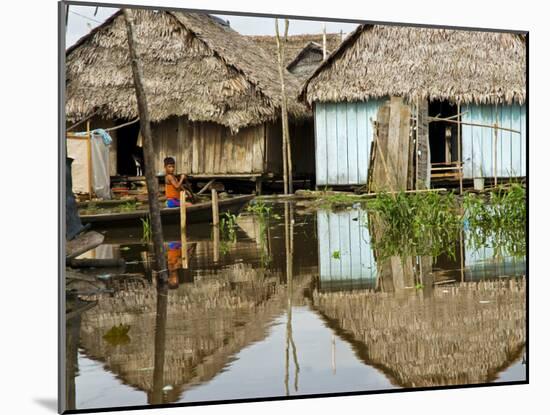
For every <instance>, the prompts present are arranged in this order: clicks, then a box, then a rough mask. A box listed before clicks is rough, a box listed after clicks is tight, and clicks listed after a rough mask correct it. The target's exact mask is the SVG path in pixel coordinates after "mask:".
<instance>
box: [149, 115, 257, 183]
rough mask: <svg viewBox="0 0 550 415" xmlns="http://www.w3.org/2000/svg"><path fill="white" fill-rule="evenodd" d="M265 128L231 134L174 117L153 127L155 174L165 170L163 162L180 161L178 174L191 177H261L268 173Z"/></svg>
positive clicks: (209, 124)
mask: <svg viewBox="0 0 550 415" xmlns="http://www.w3.org/2000/svg"><path fill="white" fill-rule="evenodd" d="M264 128H265V127H264V125H259V126H254V127H249V128H244V129H242V130H241V131H239V132H238V133H237V134H235V135H231V134H230V132H229V130H228V129H227V128H224V127H223V126H220V125H217V124H212V123H191V122H188V121H187V120H186V119H185V118H182V117H180V118H176V117H172V118H170V119H168V120H165V121H163V122H161V123H158V124H155V125H154V126H153V141H154V147H155V154H156V165H155V171H156V172H157V173H162V172H163V171H164V166H163V160H164V158H165V157H168V156H172V157H174V158H175V159H176V169H177V171H178V172H186V173H188V174H204V175H217V174H218V175H223V174H260V173H263V172H264V155H265V137H264Z"/></svg>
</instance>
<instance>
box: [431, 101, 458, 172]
mask: <svg viewBox="0 0 550 415" xmlns="http://www.w3.org/2000/svg"><path fill="white" fill-rule="evenodd" d="M428 113H429V116H430V117H438V118H447V117H452V116H456V115H457V106H456V105H453V104H451V103H449V102H448V101H432V102H430V103H429V108H428ZM454 120H456V118H454ZM457 127H458V125H457V124H455V123H449V122H444V121H432V122H430V124H429V134H430V135H429V137H430V154H431V162H432V163H449V162H452V161H458V158H459V157H458V128H457Z"/></svg>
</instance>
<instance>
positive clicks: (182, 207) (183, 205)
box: [180, 190, 189, 269]
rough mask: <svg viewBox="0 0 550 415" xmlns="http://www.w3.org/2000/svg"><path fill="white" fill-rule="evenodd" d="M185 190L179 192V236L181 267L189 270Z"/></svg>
mask: <svg viewBox="0 0 550 415" xmlns="http://www.w3.org/2000/svg"><path fill="white" fill-rule="evenodd" d="M185 199H186V195H185V190H182V191H181V192H180V231H181V233H180V236H181V267H182V268H183V269H187V268H189V258H188V257H187V203H186V200H185Z"/></svg>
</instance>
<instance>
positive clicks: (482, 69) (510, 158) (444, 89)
mask: <svg viewBox="0 0 550 415" xmlns="http://www.w3.org/2000/svg"><path fill="white" fill-rule="evenodd" d="M391 96H400V97H403V98H405V100H406V101H408V102H409V103H411V104H413V105H416V106H418V107H420V108H425V110H426V111H427V114H426V115H429V116H433V117H435V116H439V117H441V118H448V117H454V120H455V121H456V119H457V117H459V116H458V115H457V113H459V112H460V113H463V115H462V119H461V120H462V122H464V123H471V124H486V125H494V124H498V125H499V126H500V127H506V128H509V129H513V130H517V131H519V132H520V133H519V134H516V133H512V132H510V131H503V130H499V132H498V137H497V147H496V151H495V149H494V147H493V143H494V138H493V130H492V129H491V128H485V127H483V128H482V127H478V126H472V125H465V124H464V125H462V129H461V131H458V129H457V124H456V123H452V122H430V124H429V147H430V151H429V154H430V160H429V161H430V162H431V163H432V164H434V163H442V164H445V165H448V164H449V163H452V162H457V161H463V162H464V177H465V178H472V177H477V176H479V175H480V174H481V175H482V176H485V177H488V176H489V177H491V176H493V173H494V166H495V164H496V173H497V176H500V177H511V176H525V174H526V140H527V132H526V107H525V99H526V40H525V37H524V36H523V35H518V34H510V33H498V32H481V31H464V30H450V29H431V28H430V29H428V28H417V27H403V26H382V25H361V26H359V27H358V28H357V30H355V31H354V32H353V33H351V34H350V35H349V36H348V37H347V38H346V39H345V40H344V41H343V42H342V43H341V44H340V46H339V47H338V48H337V49H336V50H335V51H333V52H332V53H331V55H330V56H329V57H327V59H326V60H325V61H324V62H323V63H322V64H321V65H320V66H319V67H318V68H317V69H316V70H315V72H314V73H313V75H312V76H311V77H310V78H309V79H308V80H307V81H306V83H305V84H304V86H303V89H302V98H303V99H304V101H307V102H308V103H309V104H311V105H313V107H314V116H315V134H316V137H315V140H316V179H317V185H350V184H365V183H366V179H367V172H368V165H369V157H370V153H369V152H370V146H371V143H372V140H373V126H372V121H373V120H376V116H377V111H378V109H379V107H380V106H381V104H383V102H384V101H385V100H386V99H388V98H389V97H391ZM495 155H496V162H495ZM436 173H437V172H436Z"/></svg>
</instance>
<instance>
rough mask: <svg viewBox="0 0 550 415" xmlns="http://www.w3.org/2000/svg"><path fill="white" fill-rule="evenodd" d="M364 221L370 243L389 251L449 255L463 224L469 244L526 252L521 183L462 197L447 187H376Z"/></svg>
mask: <svg viewBox="0 0 550 415" xmlns="http://www.w3.org/2000/svg"><path fill="white" fill-rule="evenodd" d="M368 208H369V213H370V214H369V215H368V220H366V221H365V224H366V225H367V226H370V227H371V234H372V235H373V236H374V237H373V247H374V248H376V249H377V251H378V252H379V255H380V256H381V257H382V258H387V257H390V256H401V257H407V256H424V255H429V256H433V257H437V256H439V255H442V254H446V255H447V256H448V257H450V258H452V259H454V257H455V250H454V243H453V242H454V241H456V240H457V239H458V238H459V233H460V232H461V231H462V230H463V229H466V230H467V231H468V232H467V243H468V244H469V247H472V248H474V249H476V250H477V249H480V248H484V247H491V248H493V249H494V250H495V256H505V255H512V256H515V257H519V256H523V255H525V252H526V242H527V241H526V238H525V226H526V223H527V222H526V220H527V207H526V190H525V188H524V187H523V186H522V185H520V184H512V185H511V186H507V187H499V188H497V189H495V190H494V191H492V192H490V193H489V195H488V196H483V195H477V194H467V195H466V196H465V197H464V200H463V202H462V203H461V201H460V199H459V198H458V197H457V196H455V195H454V194H452V193H448V194H440V193H431V192H426V193H415V194H405V193H404V192H401V193H396V194H388V193H381V194H380V195H379V196H378V197H376V198H374V199H372V200H370V201H369V202H368Z"/></svg>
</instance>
